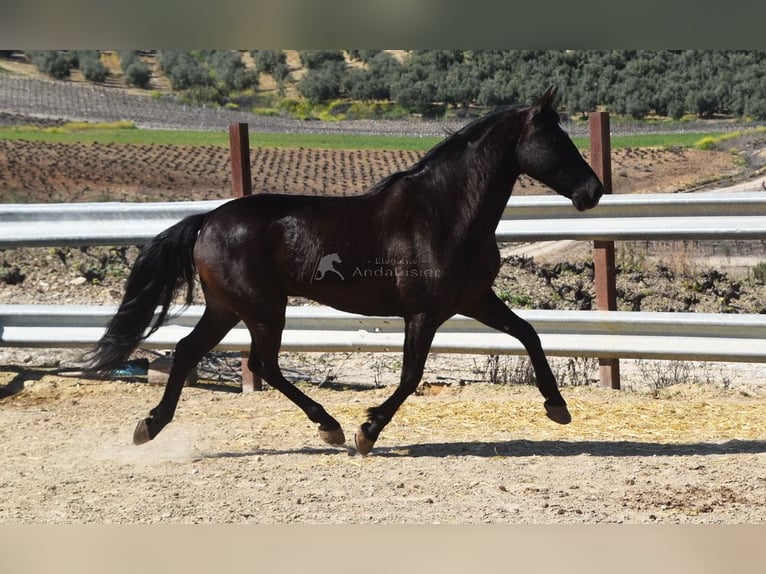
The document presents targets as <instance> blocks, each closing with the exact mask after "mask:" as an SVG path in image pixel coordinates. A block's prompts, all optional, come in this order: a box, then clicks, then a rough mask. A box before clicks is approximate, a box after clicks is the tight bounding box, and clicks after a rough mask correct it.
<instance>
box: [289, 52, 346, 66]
mask: <svg viewBox="0 0 766 574" xmlns="http://www.w3.org/2000/svg"><path fill="white" fill-rule="evenodd" d="M298 55H299V56H300V58H301V63H302V64H303V65H304V66H306V68H308V69H309V70H316V69H317V68H321V67H322V66H323V65H324V63H325V62H345V61H346V58H345V57H344V56H343V52H340V51H338V50H302V51H301V52H299V53H298Z"/></svg>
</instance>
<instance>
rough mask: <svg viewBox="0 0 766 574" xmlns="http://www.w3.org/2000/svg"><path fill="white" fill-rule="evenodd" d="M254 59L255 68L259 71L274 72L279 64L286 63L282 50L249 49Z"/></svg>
mask: <svg viewBox="0 0 766 574" xmlns="http://www.w3.org/2000/svg"><path fill="white" fill-rule="evenodd" d="M250 55H251V56H252V57H253V60H255V69H256V70H258V71H259V72H265V73H267V74H274V72H275V71H276V70H277V67H278V66H279V65H280V64H284V65H285V67H286V65H287V56H286V55H285V53H284V52H283V51H282V50H251V51H250Z"/></svg>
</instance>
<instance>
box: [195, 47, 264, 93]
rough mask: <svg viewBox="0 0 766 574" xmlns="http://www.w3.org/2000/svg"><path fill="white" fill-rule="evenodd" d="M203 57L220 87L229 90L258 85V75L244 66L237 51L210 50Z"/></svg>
mask: <svg viewBox="0 0 766 574" xmlns="http://www.w3.org/2000/svg"><path fill="white" fill-rule="evenodd" d="M204 58H205V63H206V64H207V65H208V67H209V69H210V71H211V72H212V76H213V77H214V79H215V83H216V84H217V85H218V87H219V88H220V89H222V90H224V91H227V92H230V91H232V90H246V89H248V88H255V87H258V75H257V74H256V73H254V72H253V71H251V70H248V69H247V68H246V67H245V64H244V62H243V61H242V56H241V55H240V53H239V52H236V51H234V50H212V51H210V52H207V53H206V54H205V55H204Z"/></svg>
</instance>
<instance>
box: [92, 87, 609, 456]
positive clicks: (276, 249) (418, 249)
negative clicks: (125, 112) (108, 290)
mask: <svg viewBox="0 0 766 574" xmlns="http://www.w3.org/2000/svg"><path fill="white" fill-rule="evenodd" d="M555 98H556V91H555V90H554V89H549V90H548V91H547V92H546V93H545V94H544V95H543V96H542V97H541V98H540V99H539V101H537V102H535V103H534V104H532V105H528V106H519V107H513V108H505V109H501V110H497V111H495V112H493V113H490V114H488V115H486V116H484V117H481V118H479V119H477V120H475V121H473V122H471V123H470V124H468V125H466V126H465V127H463V128H462V129H460V130H459V131H457V132H455V133H453V134H452V135H450V136H449V137H447V138H445V140H444V141H442V142H440V143H439V144H438V145H436V146H435V147H434V148H433V149H431V150H430V151H429V152H428V153H426V154H425V155H424V156H423V158H422V159H421V160H420V161H419V162H417V163H416V164H415V165H413V166H412V167H411V168H409V169H407V170H406V171H402V172H398V173H394V174H392V175H390V176H389V177H387V178H386V179H384V180H382V181H381V182H380V183H378V184H377V185H375V186H374V187H372V188H371V189H370V190H368V191H367V192H366V193H365V194H363V195H359V196H354V197H313V196H298V195H286V194H284V195H283V194H259V195H254V196H250V197H245V198H241V199H237V200H233V201H230V202H228V203H225V204H224V205H222V206H221V207H219V208H218V209H215V210H214V211H211V212H209V213H206V214H201V215H193V216H190V217H187V218H186V219H184V220H182V221H180V222H179V223H177V224H175V225H173V226H172V227H170V228H168V229H167V230H165V231H163V232H162V233H160V234H159V235H158V236H157V237H156V238H154V240H153V241H152V242H151V243H150V244H149V245H147V246H146V247H145V248H144V249H143V250H142V252H141V254H140V255H139V257H138V258H137V260H136V262H135V265H134V267H133V269H132V271H131V273H130V276H129V277H128V279H127V285H126V292H125V296H124V298H123V301H122V303H121V305H120V307H119V309H118V311H117V313H116V314H115V316H114V317H113V318H112V319H111V321H110V323H109V325H108V327H107V330H106V333H105V334H104V336H103V338H102V339H101V340H100V341H99V343H98V344H97V346H96V347H95V349H94V350H93V351H92V353H91V356H90V358H89V361H90V362H89V368H90V369H91V370H92V371H95V372H102V373H103V372H108V371H110V370H114V369H116V368H117V367H119V366H120V365H122V364H123V363H124V362H125V361H126V360H127V359H128V357H129V356H130V354H131V352H132V351H133V350H134V349H135V348H136V347H137V345H138V344H139V343H140V341H141V340H142V339H143V338H145V337H147V336H148V335H149V334H150V333H151V332H153V331H154V330H156V329H157V328H158V327H159V326H160V325H161V324H162V323H163V321H164V320H165V318H166V316H167V313H168V309H169V306H170V305H171V303H172V302H173V300H174V297H175V294H176V291H177V290H178V289H181V288H182V287H184V285H185V286H186V289H187V292H186V301H187V303H189V302H190V301H191V290H192V287H193V284H194V275H195V271H196V273H198V274H199V277H200V281H201V285H202V290H203V293H204V295H205V300H206V308H205V312H204V313H203V315H202V318H201V319H200V321H199V323H198V324H197V325H196V327H195V328H194V330H193V331H192V332H191V333H190V334H189V335H188V336H187V337H185V338H183V339H182V340H181V341H179V343H178V345H177V346H176V349H175V357H174V362H173V367H172V370H171V371H170V377H169V379H168V382H167V386H166V387H165V392H164V395H163V397H162V400H161V401H160V403H159V404H158V405H157V407H155V408H154V409H152V411H151V412H150V414H149V416H148V417H147V418H146V419H143V420H141V421H140V422H139V423H138V425H137V427H136V430H135V432H134V435H133V440H134V442H135V443H136V444H142V443H145V442H147V441H149V440H151V439H153V438H154V437H155V436H156V435H157V433H159V432H160V430H161V429H162V428H163V427H164V426H165V425H167V424H168V423H169V422H170V421H171V419H172V418H173V414H174V412H175V409H176V406H177V404H178V399H179V396H180V394H181V389H182V387H183V383H184V381H185V380H186V376H187V374H188V373H189V371H190V370H191V369H192V368H193V367H194V366H195V365H196V364H197V362H198V361H199V360H200V359H201V358H202V357H203V355H204V354H205V353H207V352H208V351H210V350H211V349H213V348H214V347H215V346H216V345H217V344H218V343H219V342H220V341H221V339H222V338H223V337H224V336H225V335H226V333H227V332H228V331H229V330H230V329H232V328H233V327H234V326H235V325H236V324H237V323H238V322H239V321H240V320H241V321H243V322H244V323H245V325H246V326H247V328H248V330H249V331H250V334H251V337H252V344H251V347H250V357H249V363H248V366H249V368H250V369H251V370H252V371H253V372H254V373H256V374H257V375H259V376H261V377H262V378H263V379H264V380H265V381H266V382H268V383H269V384H270V385H271V386H273V387H274V388H276V389H278V390H279V391H281V392H282V393H284V394H285V395H286V396H287V397H288V398H289V399H290V400H292V401H293V402H294V403H295V404H296V405H298V406H299V407H300V408H301V409H303V411H304V412H305V413H306V415H307V416H308V418H309V419H310V420H311V421H313V422H314V423H317V424H318V425H319V434H320V436H321V438H322V439H323V440H324V441H326V442H327V443H329V444H331V445H342V444H343V443H344V442H345V437H344V435H343V430H342V429H341V426H340V424H338V422H337V421H336V420H335V419H334V418H333V417H332V416H330V415H329V414H328V413H327V412H326V411H325V409H324V408H323V407H322V406H321V405H320V404H319V403H317V402H315V401H313V400H311V399H310V398H309V397H307V396H306V395H305V394H304V393H303V392H301V391H300V390H299V389H298V388H296V387H295V386H294V385H292V384H291V383H289V382H288V381H287V380H286V379H285V378H284V376H283V375H282V372H281V370H280V368H279V364H278V354H279V348H280V344H281V336H282V330H283V327H284V324H285V306H286V304H287V298H288V296H303V297H308V298H310V299H313V300H315V301H318V302H320V303H323V304H326V305H330V306H332V307H335V308H337V309H341V310H345V311H350V312H355V313H361V314H366V315H387V316H399V317H403V318H404V322H405V338H404V356H403V364H402V372H401V381H400V383H399V385H398V387H397V389H396V390H395V391H394V393H393V394H392V395H391V396H390V397H389V398H388V399H387V400H386V401H385V402H383V403H382V404H381V405H379V406H376V407H373V408H370V409H369V411H368V420H367V421H366V422H364V423H363V424H362V425H361V427H360V428H359V429H358V431H357V432H356V434H355V442H356V447H357V450H358V451H359V452H360V453H362V454H367V453H369V452H370V451H371V450H372V447H373V445H374V443H375V441H376V440H377V438H378V436H379V435H380V432H381V431H382V430H383V428H384V427H385V426H386V424H388V422H389V421H390V420H391V418H392V417H393V416H394V413H395V412H396V411H397V409H398V408H399V407H400V406H401V404H402V403H403V402H404V400H405V399H406V398H407V397H408V396H409V395H410V394H411V393H412V392H413V391H415V389H416V387H417V385H418V383H419V381H420V379H421V376H422V374H423V367H424V364H425V361H426V357H427V355H428V352H429V350H430V347H431V342H432V340H433V337H434V334H435V333H436V330H437V329H438V328H439V326H440V325H441V324H442V323H443V322H444V321H446V320H447V319H448V318H450V317H452V316H453V315H455V314H457V313H461V314H463V315H467V316H469V317H473V318H475V319H477V320H479V321H481V322H482V323H485V324H486V325H488V326H490V327H492V328H494V329H497V330H500V331H503V332H505V333H508V334H510V335H513V336H514V337H516V338H517V339H519V340H520V341H521V342H522V343H523V344H524V347H525V348H526V350H527V352H528V353H529V356H530V358H531V361H532V365H533V367H534V370H535V375H536V378H537V386H538V388H539V390H540V392H541V393H542V395H543V397H544V398H545V403H544V406H545V410H546V413H547V415H548V417H549V418H551V419H552V420H554V421H556V422H558V423H561V424H566V423H568V422H570V420H571V417H570V414H569V411H568V410H567V407H566V402H565V401H564V399H563V397H562V396H561V394H560V393H559V390H558V388H557V385H556V381H555V378H554V376H553V373H552V372H551V369H550V367H549V365H548V361H547V359H546V357H545V354H544V352H543V349H542V347H541V345H540V339H539V337H538V335H537V333H536V332H535V330H534V329H533V327H532V326H531V325H530V324H529V323H527V322H526V321H524V320H523V319H521V318H520V317H518V316H517V315H516V314H514V313H513V312H512V311H511V310H510V309H508V308H507V307H506V306H505V304H504V303H503V302H502V301H501V300H500V299H498V297H497V296H496V295H495V293H494V292H493V291H492V284H493V281H494V279H495V277H496V275H497V273H498V271H499V268H500V255H499V251H498V247H497V242H496V240H495V228H496V227H497V224H498V222H499V220H500V217H501V216H502V214H503V210H504V209H505V206H506V203H507V201H508V198H509V197H510V194H511V189H512V187H513V184H514V182H515V181H516V179H517V177H518V176H519V175H520V174H528V175H529V176H531V177H533V178H535V179H537V180H539V181H541V182H543V183H544V184H546V185H548V186H550V187H551V188H553V190H555V191H556V192H557V193H559V194H561V195H563V196H565V197H567V198H569V199H571V201H572V203H573V204H574V207H575V208H577V209H578V210H580V211H582V210H585V209H589V208H591V207H594V206H595V205H596V204H597V203H598V201H599V198H600V197H601V195H602V193H603V188H602V185H601V182H600V181H599V180H598V177H597V176H596V174H595V173H594V172H593V170H592V169H591V168H590V166H589V165H588V164H587V163H586V162H585V161H584V159H583V158H582V156H581V155H580V153H579V152H578V151H577V149H576V148H575V146H574V144H573V143H572V141H571V140H570V139H569V137H568V136H567V134H566V133H565V132H564V131H563V130H562V129H561V127H560V125H559V116H558V114H557V113H556V111H555V109H554V106H553V103H554V100H555ZM320 266H324V267H326V268H327V269H324V270H325V271H327V270H330V271H334V272H330V273H326V274H325V273H321V274H320V273H318V272H317V271H318V269H320ZM158 305H159V306H160V311H159V313H158V314H157V316H156V318H154V316H155V312H156V308H157V306H158ZM153 318H154V322H153V323H152V319H153ZM147 331H148V332H147Z"/></svg>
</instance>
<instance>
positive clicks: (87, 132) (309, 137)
mask: <svg viewBox="0 0 766 574" xmlns="http://www.w3.org/2000/svg"><path fill="white" fill-rule="evenodd" d="M249 135H250V145H251V147H280V148H284V147H305V148H317V149H387V150H404V151H426V150H428V149H430V148H431V147H433V146H434V145H435V144H436V143H437V142H439V141H440V139H441V138H436V137H398V136H366V135H324V134H279V133H259V132H251V133H250V134H249ZM723 136H724V134H722V133H717V132H712V133H677V134H646V135H625V136H620V135H617V136H613V137H612V142H611V143H612V148H613V149H617V148H625V147H685V148H689V147H699V146H700V143H701V142H703V141H707V142H709V141H710V140H711V138H712V139H713V140H716V139H718V138H721V137H723ZM0 139H17V140H27V141H39V142H50V143H75V142H84V143H88V142H93V143H117V144H133V145H137V144H151V145H189V146H208V145H213V146H228V145H229V135H228V133H227V132H225V131H221V132H204V131H188V130H149V129H138V128H136V127H135V126H134V125H133V124H131V123H130V122H120V123H116V124H83V123H70V124H66V125H64V126H62V127H56V128H39V127H33V126H28V127H27V126H21V127H6V128H0ZM572 139H573V140H574V142H575V145H577V147H578V148H580V149H587V148H588V145H589V144H588V138H587V137H574V138H572Z"/></svg>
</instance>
